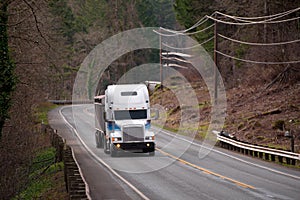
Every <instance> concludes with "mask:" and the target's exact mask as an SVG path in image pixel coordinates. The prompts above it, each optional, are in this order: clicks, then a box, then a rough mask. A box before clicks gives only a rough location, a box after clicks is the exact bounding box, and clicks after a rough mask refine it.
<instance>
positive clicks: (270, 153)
mask: <svg viewBox="0 0 300 200" xmlns="http://www.w3.org/2000/svg"><path fill="white" fill-rule="evenodd" d="M213 133H214V134H216V135H217V139H218V141H220V145H221V146H222V147H224V148H226V149H230V150H234V151H238V152H241V153H244V154H247V155H251V156H254V157H259V158H262V159H263V158H264V159H265V160H271V161H278V162H280V163H284V159H283V158H285V163H286V164H292V165H296V161H298V162H299V161H300V154H298V153H293V152H289V151H284V150H279V149H272V148H269V147H263V146H258V145H253V144H247V143H244V142H241V141H237V140H236V139H234V138H233V137H231V136H230V135H229V134H225V135H226V136H222V134H221V132H219V131H213ZM270 158H271V159H270ZM276 158H277V159H276Z"/></svg>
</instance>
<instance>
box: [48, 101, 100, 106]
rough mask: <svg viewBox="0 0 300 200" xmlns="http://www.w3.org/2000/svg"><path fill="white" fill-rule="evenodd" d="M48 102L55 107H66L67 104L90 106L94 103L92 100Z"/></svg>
mask: <svg viewBox="0 0 300 200" xmlns="http://www.w3.org/2000/svg"><path fill="white" fill-rule="evenodd" d="M48 102H50V103H53V104H57V105H67V104H92V103H94V101H93V100H79V101H72V100H48Z"/></svg>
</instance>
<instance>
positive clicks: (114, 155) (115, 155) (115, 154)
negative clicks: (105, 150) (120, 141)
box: [110, 144, 118, 157]
mask: <svg viewBox="0 0 300 200" xmlns="http://www.w3.org/2000/svg"><path fill="white" fill-rule="evenodd" d="M113 146H114V145H113V144H111V145H110V156H111V157H117V155H118V151H117V150H115V149H114V147H113Z"/></svg>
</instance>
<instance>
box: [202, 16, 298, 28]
mask: <svg viewBox="0 0 300 200" xmlns="http://www.w3.org/2000/svg"><path fill="white" fill-rule="evenodd" d="M207 17H208V18H209V19H211V20H213V21H216V22H219V23H223V24H229V25H238V26H244V25H254V24H277V23H283V22H288V21H293V20H297V19H300V17H295V18H290V19H285V20H280V21H253V22H252V21H251V22H244V23H238V22H228V21H223V20H220V19H217V18H214V17H211V16H207Z"/></svg>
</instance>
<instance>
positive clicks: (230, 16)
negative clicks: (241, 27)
mask: <svg viewBox="0 0 300 200" xmlns="http://www.w3.org/2000/svg"><path fill="white" fill-rule="evenodd" d="M298 10H300V7H298V8H295V9H292V10H288V11H285V12H282V13H277V14H274V15H267V16H261V17H239V16H232V15H228V14H224V13H221V12H219V11H216V12H215V13H216V14H220V15H223V16H226V17H229V18H233V19H243V20H256V19H266V18H273V17H277V16H286V15H288V14H291V13H293V12H297V11H298Z"/></svg>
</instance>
